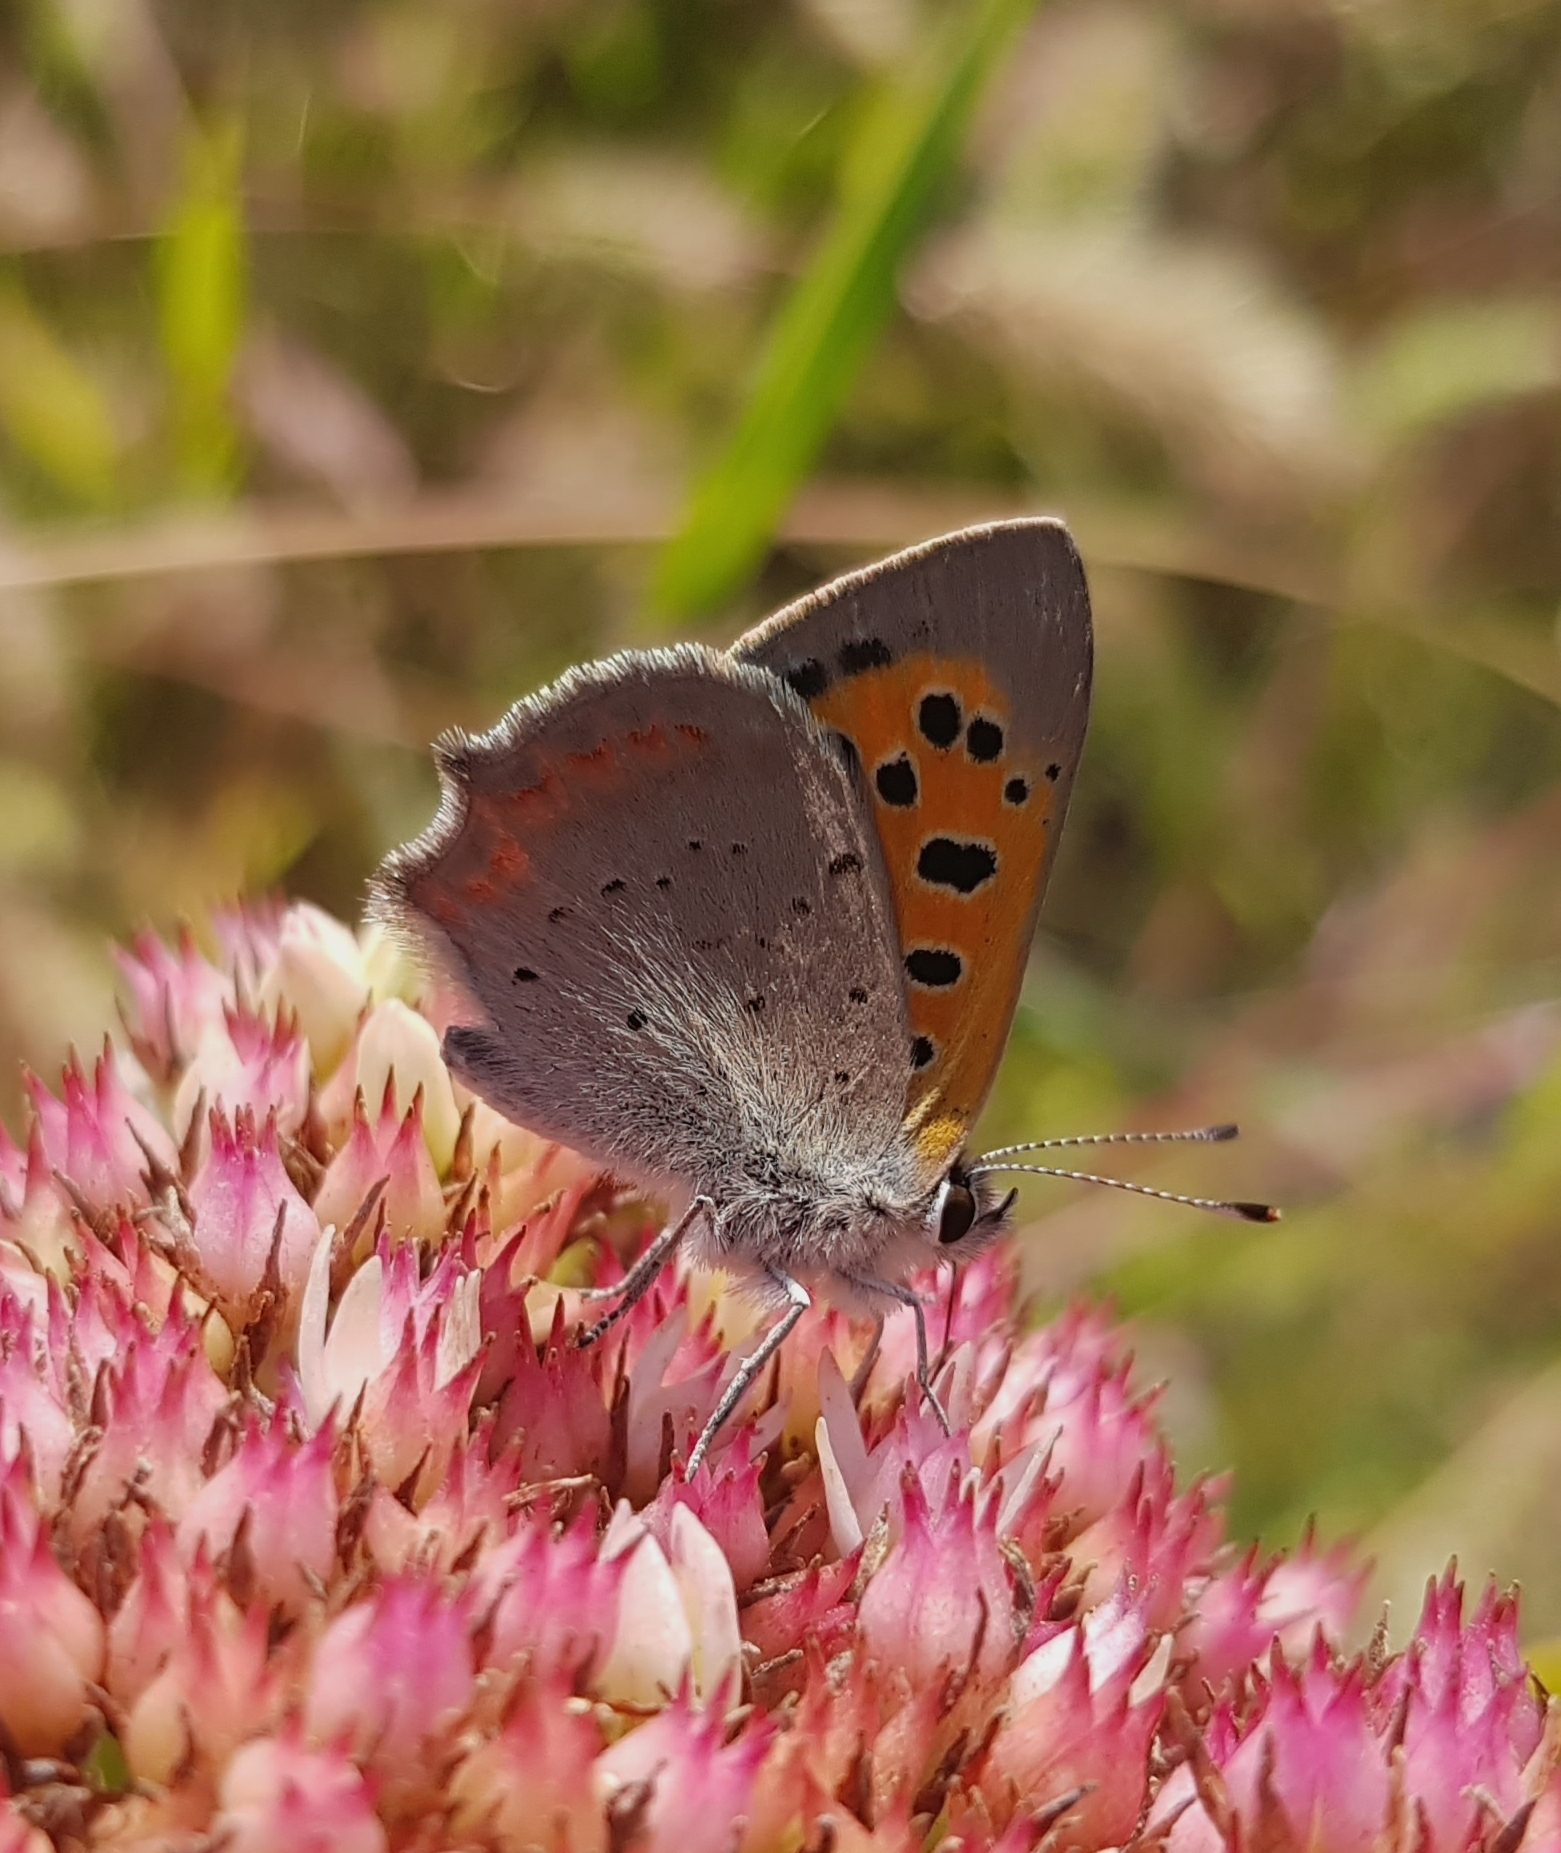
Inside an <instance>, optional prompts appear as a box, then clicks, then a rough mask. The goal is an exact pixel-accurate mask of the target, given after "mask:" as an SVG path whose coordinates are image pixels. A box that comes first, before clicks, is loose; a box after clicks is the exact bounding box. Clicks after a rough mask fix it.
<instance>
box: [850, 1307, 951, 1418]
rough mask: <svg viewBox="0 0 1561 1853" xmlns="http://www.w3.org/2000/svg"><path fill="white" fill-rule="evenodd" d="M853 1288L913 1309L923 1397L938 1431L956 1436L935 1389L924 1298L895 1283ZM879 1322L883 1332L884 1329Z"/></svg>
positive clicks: (918, 1372) (917, 1374)
mask: <svg viewBox="0 0 1561 1853" xmlns="http://www.w3.org/2000/svg"><path fill="white" fill-rule="evenodd" d="M852 1285H853V1286H857V1287H860V1288H861V1289H862V1291H863V1292H864V1293H876V1294H880V1295H882V1297H883V1298H884V1299H886V1300H896V1301H898V1302H899V1304H900V1305H901V1306H908V1307H910V1309H911V1317H912V1318H913V1319H914V1320H915V1321H916V1382H917V1383H918V1385H919V1386H920V1388H921V1393H922V1395H923V1396H925V1397H926V1399H927V1401H928V1403H929V1404H930V1405H931V1408H932V1413H933V1414H934V1415H935V1416H936V1417H937V1418H938V1427H939V1428H941V1429H942V1430H943V1432H944V1434H945V1435H951V1434H953V1432H954V1431H953V1429H952V1427H951V1426H950V1424H949V1417H948V1411H947V1410H946V1409H945V1408H944V1407H943V1402H942V1399H941V1398H940V1397H939V1395H938V1393H937V1391H936V1390H935V1389H933V1387H932V1364H931V1360H930V1359H929V1357H928V1354H927V1313H926V1309H925V1307H923V1305H922V1303H921V1295H920V1294H919V1293H915V1292H913V1291H912V1290H911V1289H910V1288H909V1287H902V1286H901V1285H900V1284H899V1282H898V1281H893V1280H855V1279H853V1281H852ZM881 1323H882V1322H881V1321H880V1329H881Z"/></svg>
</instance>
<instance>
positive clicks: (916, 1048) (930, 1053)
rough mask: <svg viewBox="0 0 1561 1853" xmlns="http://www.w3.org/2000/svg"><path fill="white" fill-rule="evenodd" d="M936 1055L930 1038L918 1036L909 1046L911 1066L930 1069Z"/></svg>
mask: <svg viewBox="0 0 1561 1853" xmlns="http://www.w3.org/2000/svg"><path fill="white" fill-rule="evenodd" d="M937 1053H938V1051H937V1050H936V1049H935V1048H934V1047H933V1043H932V1038H931V1037H930V1036H918V1037H917V1038H916V1040H915V1041H914V1042H913V1043H912V1044H911V1066H912V1067H913V1068H930V1067H931V1066H932V1063H933V1062H934V1061H935V1060H936V1058H937Z"/></svg>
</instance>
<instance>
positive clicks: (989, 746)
mask: <svg viewBox="0 0 1561 1853" xmlns="http://www.w3.org/2000/svg"><path fill="white" fill-rule="evenodd" d="M965 751H966V752H967V753H969V755H970V757H971V758H972V759H974V760H975V761H976V762H977V764H978V765H983V766H987V765H990V764H991V763H992V761H993V760H994V759H1001V758H1002V756H1003V730H1002V728H1001V727H999V726H998V724H997V722H996V721H991V720H988V719H987V717H986V716H985V715H984V714H978V715H977V716H976V718H975V719H974V720H973V721H972V722H971V723H970V725H969V727H967V728H966V730H965Z"/></svg>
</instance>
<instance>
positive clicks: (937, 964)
mask: <svg viewBox="0 0 1561 1853" xmlns="http://www.w3.org/2000/svg"><path fill="white" fill-rule="evenodd" d="M905 970H906V972H907V973H908V975H909V977H910V980H911V982H912V983H913V984H922V985H926V986H927V987H928V988H929V989H931V990H935V991H942V990H946V989H947V988H948V986H949V985H951V984H958V983H959V981H960V979H961V978H963V977H964V975H965V962H964V960H963V959H961V958H960V956H959V954H958V953H957V952H950V951H949V950H948V948H947V947H946V946H916V947H914V948H913V949H912V950H911V951H910V952H908V953H906V955H905Z"/></svg>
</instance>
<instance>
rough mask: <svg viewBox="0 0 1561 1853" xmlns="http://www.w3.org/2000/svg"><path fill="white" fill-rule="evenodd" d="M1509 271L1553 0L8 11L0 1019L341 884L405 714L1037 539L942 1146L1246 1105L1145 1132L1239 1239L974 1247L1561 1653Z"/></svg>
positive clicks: (1263, 1475) (1264, 1475)
mask: <svg viewBox="0 0 1561 1853" xmlns="http://www.w3.org/2000/svg"><path fill="white" fill-rule="evenodd" d="M1558 286H1561V4H1556V3H1555V0H1524V3H1521V4H1515V5H1514V4H1510V3H1509V4H1502V5H1496V4H1494V0H1430V3H1428V0H1368V3H1367V4H1363V5H1357V6H1352V7H1341V6H1337V5H1334V4H1330V3H1327V0H1294V4H1291V5H1288V6H1285V7H1261V6H1257V5H1252V4H1245V3H1243V0H1176V3H1174V4H1156V3H1153V0H1071V3H1070V4H1053V5H1046V6H1039V7H1034V6H1024V5H1020V4H1018V0H785V3H784V4H779V5H775V4H770V5H760V4H757V0H549V3H548V4H546V5H536V6H526V7H522V6H517V5H514V4H513V3H512V0H452V3H451V4H447V5H442V6H431V5H429V4H427V3H426V0H337V3H336V4H335V5H332V6H329V7H320V6H305V5H302V4H300V3H299V0H273V4H271V5H270V6H267V7H256V6H252V5H245V4H242V3H241V0H115V3H114V4H113V5H112V6H103V5H101V4H98V3H97V0H22V3H21V4H19V5H18V6H16V7H13V8H11V9H10V10H9V11H7V12H5V13H4V14H3V15H0V510H3V513H0V523H3V528H0V949H3V950H0V1053H4V1054H6V1055H8V1056H9V1055H11V1054H19V1055H22V1056H24V1057H25V1058H26V1059H28V1060H30V1061H32V1062H34V1063H35V1064H37V1065H39V1066H40V1067H44V1068H48V1067H50V1066H52V1065H53V1064H54V1063H55V1062H56V1061H57V1060H58V1058H59V1056H60V1054H61V1052H62V1049H63V1046H64V1044H65V1042H66V1041H67V1039H70V1038H75V1039H77V1040H84V1041H90V1040H91V1039H93V1038H94V1036H95V1035H96V1034H97V1033H99V1031H100V1028H101V1025H102V1024H103V1022H104V1021H105V1020H107V1018H108V1014H109V1012H110V1009H111V1004H110V986H111V981H110V965H109V961H108V959H107V956H106V952H105V950H104V945H105V941H106V938H107V936H108V935H110V934H115V933H123V932H124V931H126V930H128V929H129V928H131V927H133V926H134V925H136V924H139V923H140V922H142V921H144V920H148V919H150V920H152V921H154V922H156V923H158V924H162V925H167V924H169V923H171V922H172V921H173V920H174V919H175V918H176V917H177V916H178V915H180V914H181V913H187V914H191V915H195V916H199V914H200V912H201V910H202V909H203V908H204V907H205V906H206V905H207V904H208V903H209V902H210V901H211V900H212V899H214V898H218V897H221V896H223V895H225V894H228V893H231V892H232V891H233V890H235V889H237V888H241V887H247V888H254V887H259V886H265V885H269V884H284V885H286V886H287V887H288V888H290V889H292V890H294V891H295V892H298V893H302V894H305V895H309V896H312V897H313V898H316V899H318V900H320V901H322V902H324V903H325V904H326V905H328V906H331V907H333V908H335V909H337V910H338V911H340V912H342V913H345V914H349V915H350V914H352V913H353V912H354V911H355V910H356V908H357V906H358V903H359V897H360V894H361V888H362V881H363V878H364V875H365V873H366V872H367V870H368V869H369V868H370V867H371V866H372V865H373V863H374V861H375V860H376V859H377V858H378V856H379V855H380V853H381V852H382V851H383V850H384V848H385V847H386V846H387V845H388V844H390V843H392V842H394V841H396V840H399V839H400V838H401V837H402V836H403V835H405V834H406V833H408V832H409V831H410V830H412V829H414V828H416V827H418V826H419V825H420V824H421V823H422V822H423V821H424V820H425V818H426V816H427V813H428V810H429V807H430V804H431V801H432V789H433V787H432V775H431V770H430V766H429V761H428V756H427V752H426V742H427V741H428V739H429V738H430V737H431V736H432V735H433V733H435V732H436V731H437V730H438V729H439V728H441V727H443V726H446V725H448V724H450V723H452V722H467V723H481V722H484V721H487V720H490V719H491V718H493V717H494V716H495V715H496V714H497V713H498V712H499V710H500V709H501V708H502V707H503V706H504V704H505V703H507V702H508V701H509V700H511V699H512V698H513V697H515V696H516V695H518V694H520V693H522V692H523V691H524V690H526V689H528V688H530V687H533V686H535V685H536V684H537V683H538V682H539V681H541V680H542V679H544V678H545V677H547V676H549V675H551V674H553V673H555V672H556V671H557V670H558V669H560V668H561V667H563V666H564V665H565V664H566V663H568V662H570V661H572V660H575V659H578V658H580V657H582V656H586V655H590V654H593V653H596V652H598V651H600V650H602V649H604V648H607V647H610V646H613V645H615V644H618V643H621V642H624V641H629V640H633V639H635V638H640V637H646V636H649V635H652V634H660V633H662V632H664V630H665V628H666V624H667V615H666V614H667V612H668V610H669V609H670V610H676V611H688V612H692V611H696V610H701V609H703V608H704V607H705V606H706V605H707V604H708V603H709V602H710V601H711V600H713V599H717V598H721V599H724V605H723V608H722V610H721V612H720V615H719V618H718V619H717V620H706V622H709V623H710V626H711V628H710V633H709V634H711V635H715V636H729V635H731V634H732V633H734V632H735V630H736V629H737V628H738V627H739V626H740V625H741V624H743V623H744V622H746V621H749V620H751V619H752V618H754V617H756V616H757V615H759V614H760V613H761V612H762V611H763V610H765V609H766V608H768V607H770V606H772V605H773V604H775V603H777V602H779V601H780V600H781V599H783V598H785V597H788V596H790V595H792V594H794V593H796V592H797V591H800V590H802V589H804V588H805V587H807V586H808V585H809V584H811V583H814V582H816V581H817V580H818V579H819V578H820V577H822V576H824V575H825V574H826V573H828V572H830V571H833V570H836V569H837V568H839V567H842V566H844V565H847V564H850V563H852V562H856V561H859V560H862V559H865V558H868V557H871V556H872V555H873V554H875V553H878V552H881V551H884V550H886V549H887V548H888V547H890V546H892V545H895V544H900V543H904V542H909V541H912V540H915V539H919V538H922V537H924V536H926V535H929V534H932V533H936V532H938V531H940V530H943V529H947V528H950V527H953V526H957V525H959V524H960V523H961V522H963V521H965V520H968V519H973V518H977V517H979V516H981V515H990V514H1001V513H1005V512H1009V511H1014V510H1019V509H1028V508H1042V509H1049V510H1056V511H1060V512H1062V513H1063V514H1065V515H1066V516H1067V517H1068V518H1069V520H1070V521H1071V523H1072V524H1073V526H1074V529H1075V532H1076V533H1077V535H1078V537H1079V539H1080V542H1081V545H1082V547H1083V550H1084V553H1085V557H1086V560H1087V562H1088V564H1089V566H1090V569H1091V575H1092V581H1093V584H1094V589H1095V595H1096V604H1097V615H1098V627H1099V638H1100V655H1099V673H1098V679H1097V707H1096V714H1095V719H1094V724H1093V731H1092V737H1091V743H1090V747H1089V751H1088V754H1087V757H1086V761H1085V765H1084V770H1083V775H1082V778H1081V781H1080V785H1079V788H1078V792H1077V795H1076V798H1075V801H1074V813H1073V817H1072V821H1071V823H1070V825H1069V829H1068V833H1067V837H1066V839H1065V842H1064V846H1063V851H1062V855H1061V859H1060V862H1059V866H1058V870H1057V874H1056V877H1055V881H1054V884H1053V891H1052V895H1051V897H1050V899H1049V901H1048V904H1047V909H1046V913H1045V916H1044V921H1043V931H1042V935H1041V939H1040V941H1039V943H1038V946H1037V951H1036V958H1035V963H1034V968H1033V971H1032V976H1031V983H1030V985H1029V987H1028V989H1027V994H1026V998H1025V1002H1024V1005H1023V1007H1022V1009H1021V1014H1020V1019H1019V1022H1018V1024H1017V1026H1016V1031H1015V1036H1014V1042H1013V1047H1012V1050H1011V1053H1010V1059H1009V1062H1008V1064H1007V1067H1006V1070H1005V1074H1004V1078H1003V1082H1002V1085H1001V1087H1000V1089H999V1094H998V1097H997V1099H996V1101H995V1102H994V1105H993V1108H992V1112H991V1115H990V1130H991V1133H992V1135H993V1136H994V1137H996V1136H998V1135H1003V1136H1010V1137H1022V1136H1025V1135H1027V1134H1028V1135H1031V1136H1034V1135H1038V1134H1041V1133H1051V1132H1057V1133H1061V1132H1074V1131H1089V1130H1107V1129H1111V1128H1114V1127H1118V1126H1124V1125H1168V1124H1172V1123H1195V1122H1199V1121H1207V1120H1213V1119H1223V1118H1226V1117H1230V1116H1233V1115H1235V1116H1239V1117H1240V1118H1241V1119H1242V1120H1243V1123H1244V1126H1245V1129H1246V1132H1247V1134H1248V1137H1247V1139H1246V1140H1245V1141H1244V1142H1243V1144H1242V1145H1241V1146H1238V1147H1235V1148H1222V1149H1221V1150H1220V1151H1219V1152H1217V1153H1210V1152H1209V1151H1207V1150H1205V1151H1202V1152H1194V1153H1183V1154H1175V1153H1168V1154H1166V1155H1165V1159H1164V1162H1161V1163H1156V1164H1154V1165H1152V1166H1151V1165H1149V1164H1148V1163H1145V1164H1143V1165H1141V1166H1135V1167H1134V1170H1133V1175H1134V1176H1139V1177H1142V1178H1143V1179H1144V1180H1145V1181H1152V1182H1154V1183H1156V1184H1162V1185H1165V1186H1167V1187H1176V1188H1193V1189H1199V1190H1204V1191H1208V1190H1221V1191H1223V1190H1229V1191H1230V1192H1231V1193H1232V1194H1238V1195H1247V1196H1259V1195H1263V1196H1274V1197H1277V1198H1279V1199H1280V1200H1282V1201H1283V1202H1284V1203H1285V1204H1286V1205H1287V1208H1288V1210H1289V1214H1288V1216H1287V1220H1286V1221H1285V1222H1284V1223H1282V1224H1281V1225H1279V1227H1278V1228H1277V1229H1259V1230H1247V1229H1243V1228H1238V1227H1235V1226H1234V1225H1228V1224H1226V1223H1223V1222H1216V1221H1203V1220H1200V1219H1198V1218H1197V1217H1195V1216H1193V1215H1192V1214H1191V1213H1189V1212H1186V1211H1178V1210H1176V1209H1173V1208H1169V1207H1164V1206H1154V1205H1149V1204H1144V1203H1138V1202H1133V1201H1130V1200H1125V1199H1122V1198H1120V1197H1115V1196H1112V1195H1110V1194H1109V1193H1105V1192H1097V1193H1095V1194H1094V1195H1093V1196H1080V1195H1079V1194H1078V1193H1077V1192H1076V1191H1072V1190H1070V1189H1069V1188H1067V1187H1064V1186H1060V1185H1059V1186H1056V1187H1055V1188H1053V1189H1051V1190H1045V1189H1042V1188H1036V1189H1035V1190H1034V1191H1033V1192H1032V1193H1030V1194H1029V1195H1028V1196H1027V1198H1026V1203H1025V1208H1026V1215H1027V1217H1028V1219H1029V1220H1028V1223H1027V1227H1026V1237H1025V1239H1026V1255H1027V1261H1028V1265H1029V1266H1030V1268H1031V1274H1032V1279H1033V1281H1034V1284H1035V1285H1036V1287H1037V1289H1038V1290H1040V1291H1042V1292H1045V1293H1049V1294H1054V1295H1055V1294H1062V1293H1066V1292H1071V1291H1075V1290H1079V1289H1081V1288H1084V1287H1086V1286H1092V1287H1097V1288H1098V1287H1105V1288H1108V1289H1110V1290H1111V1291H1113V1292H1114V1293H1115V1294H1116V1295H1117V1297H1118V1298H1119V1300H1120V1302H1121V1303H1122V1305H1123V1306H1124V1307H1125V1309H1126V1310H1127V1311H1128V1312H1129V1313H1130V1314H1131V1315H1132V1316H1133V1317H1134V1319H1135V1320H1136V1322H1137V1325H1138V1330H1139V1332H1140V1335H1141V1342H1142V1349H1143V1353H1144V1363H1145V1368H1146V1369H1147V1370H1148V1371H1149V1373H1150V1374H1151V1375H1157V1374H1161V1373H1162V1372H1163V1374H1164V1375H1165V1377H1166V1378H1167V1382H1168V1389H1167V1392H1166V1413H1167V1419H1168V1420H1169V1422H1170V1423H1171V1426H1172V1429H1173V1431H1174V1433H1175V1434H1176V1436H1177V1438H1178V1442H1179V1445H1180V1447H1181V1450H1182V1453H1183V1455H1184V1458H1186V1459H1187V1460H1188V1461H1189V1462H1190V1463H1191V1464H1194V1465H1197V1466H1209V1467H1213V1466H1218V1465H1222V1464H1225V1463H1231V1464H1233V1465H1234V1466H1235V1467H1236V1469H1237V1472H1238V1478H1237V1482H1236V1486H1237V1492H1236V1501H1237V1504H1236V1510H1237V1514H1238V1517H1239V1520H1240V1522H1241V1524H1243V1525H1244V1526H1246V1527H1248V1528H1249V1529H1250V1530H1252V1531H1253V1532H1254V1533H1257V1532H1262V1533H1265V1534H1267V1535H1268V1536H1269V1537H1271V1538H1273V1539H1275V1540H1280V1539H1283V1538H1285V1537H1287V1536H1292V1535H1293V1534H1294V1533H1295V1531H1296V1530H1297V1529H1298V1527H1299V1526H1300V1525H1301V1523H1302V1522H1303V1521H1304V1519H1305V1517H1306V1515H1307V1514H1308V1513H1309V1512H1312V1511H1316V1512H1317V1513H1318V1514H1319V1515H1320V1517H1321V1519H1322V1521H1323V1523H1324V1524H1325V1526H1327V1527H1329V1528H1332V1529H1337V1528H1340V1527H1351V1528H1356V1529H1358V1530H1360V1531H1362V1532H1364V1533H1366V1534H1367V1536H1368V1541H1369V1543H1370V1545H1371V1546H1372V1548H1374V1549H1375V1550H1376V1552H1377V1554H1378V1557H1379V1563H1380V1568H1379V1572H1378V1580H1377V1589H1378V1592H1379V1593H1387V1594H1391V1595H1393V1596H1394V1597H1395V1598H1398V1599H1399V1601H1400V1603H1402V1602H1404V1601H1408V1600H1411V1599H1412V1598H1413V1593H1414V1591H1415V1589H1416V1586H1417V1584H1418V1581H1419V1579H1420V1578H1421V1577H1423V1576H1424V1574H1425V1573H1426V1572H1427V1571H1428V1570H1430V1569H1431V1568H1433V1567H1435V1566H1436V1565H1438V1564H1439V1562H1440V1561H1441V1560H1442V1558H1443V1557H1445V1555H1446V1553H1447V1552H1448V1551H1449V1550H1451V1549H1454V1548H1457V1549H1458V1550H1460V1552H1461V1554H1462V1557H1463V1560H1464V1563H1465V1567H1466V1568H1467V1569H1469V1570H1470V1571H1471V1572H1473V1573H1475V1574H1478V1573H1479V1572H1481V1571H1483V1570H1484V1569H1486V1568H1487V1567H1489V1568H1492V1569H1496V1570H1498V1571H1500V1572H1502V1573H1503V1574H1505V1575H1512V1574H1522V1576H1523V1577H1524V1580H1525V1584H1526V1587H1527V1592H1528V1595H1527V1600H1528V1611H1527V1612H1528V1615H1529V1621H1530V1626H1531V1627H1532V1628H1533V1629H1535V1630H1537V1631H1541V1632H1543V1631H1555V1630H1561V1554H1558V1553H1557V1552H1556V1551H1555V1549H1554V1547H1553V1541H1554V1539H1555V1537H1556V1535H1557V1528H1558V1525H1561V1490H1557V1489H1561V1241H1558V1237H1561V1140H1558V1138H1557V1134H1556V1128H1557V1124H1558V1118H1561V1011H1558V1009H1557V1005H1556V1002H1555V1000H1556V997H1557V994H1558V991H1561V853H1558V852H1561V724H1558V713H1557V709H1558V704H1561V648H1558V613H1561V294H1558ZM744 575H747V578H746V580H744ZM653 614H659V615H653ZM8 1065H9V1064H8ZM16 1099H17V1094H16V1092H15V1090H14V1089H13V1090H12V1091H11V1093H10V1095H9V1101H10V1103H11V1104H13V1105H14V1103H15V1101H16Z"/></svg>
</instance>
